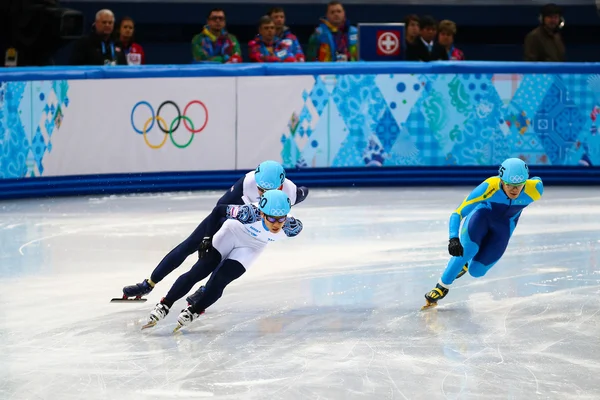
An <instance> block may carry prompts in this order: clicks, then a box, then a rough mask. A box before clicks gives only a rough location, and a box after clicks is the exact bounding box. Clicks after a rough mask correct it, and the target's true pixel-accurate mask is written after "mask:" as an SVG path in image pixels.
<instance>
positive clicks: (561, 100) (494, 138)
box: [238, 74, 600, 168]
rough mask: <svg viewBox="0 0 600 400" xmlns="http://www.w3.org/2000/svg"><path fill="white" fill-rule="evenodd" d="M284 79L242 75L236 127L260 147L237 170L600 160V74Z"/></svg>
mask: <svg viewBox="0 0 600 400" xmlns="http://www.w3.org/2000/svg"><path fill="white" fill-rule="evenodd" d="M282 79H284V78H278V79H273V78H266V77H248V78H240V85H239V87H240V92H239V95H238V100H239V102H238V109H239V110H240V114H239V127H240V131H243V132H246V134H248V132H252V133H251V135H252V141H253V142H254V144H255V149H256V150H257V152H258V153H255V154H253V155H252V157H251V158H244V156H243V155H241V157H242V158H240V160H239V163H238V167H240V168H251V167H252V166H253V165H255V164H256V162H257V161H258V160H263V159H266V158H273V159H278V160H280V161H282V162H283V164H284V165H285V167H302V168H307V167H359V166H366V167H382V166H399V165H412V166H440V165H461V166H469V165H498V164H499V163H501V162H502V160H504V159H506V158H508V157H520V158H522V159H524V160H526V161H527V162H528V163H529V164H531V165H555V166H556V165H561V166H567V165H569V166H598V165H600V134H599V133H598V117H599V114H600V75H587V74H551V75H550V74H427V75H419V74H386V75H317V76H303V77H285V81H282ZM258 88H260V90H258ZM261 107H264V110H263V111H261V110H260V108H261ZM249 110H252V111H251V112H248V111H249ZM284 116H286V117H287V119H286V121H282V119H283V117H284ZM256 126H261V128H260V129H258V130H257V129H256ZM253 127H254V128H253ZM251 128H253V129H254V131H253V130H252V129H251ZM244 140H246V141H248V142H249V141H250V140H251V139H250V138H246V139H244ZM275 148H279V150H280V152H279V154H278V157H276V154H275Z"/></svg>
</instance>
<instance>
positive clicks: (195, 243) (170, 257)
mask: <svg viewBox="0 0 600 400" xmlns="http://www.w3.org/2000/svg"><path fill="white" fill-rule="evenodd" d="M223 207H224V206H218V207H215V208H214V209H213V211H212V212H211V214H210V215H209V216H208V217H206V218H205V219H204V220H203V221H202V222H201V223H200V225H198V226H197V227H196V229H195V230H194V232H192V234H191V235H190V236H189V237H188V238H187V239H185V240H184V241H183V242H181V244H179V245H178V246H177V247H175V248H174V249H173V250H171V251H170V252H169V254H167V255H166V256H165V257H164V258H163V259H162V261H161V262H160V263H159V264H158V265H157V266H156V268H155V269H154V271H152V275H151V276H150V280H151V281H152V282H154V283H155V284H156V283H158V282H160V281H162V280H163V279H164V278H165V276H167V275H169V274H170V273H171V272H173V270H175V269H176V268H177V267H179V266H180V265H181V264H183V262H184V261H185V259H186V258H187V257H188V256H190V255H192V254H194V253H195V252H196V251H198V249H199V248H200V244H201V243H202V240H203V239H204V238H205V237H206V236H212V235H213V234H214V232H216V230H217V229H218V228H220V227H221V225H222V224H223V221H224V219H223V218H222V216H221V214H222V211H223Z"/></svg>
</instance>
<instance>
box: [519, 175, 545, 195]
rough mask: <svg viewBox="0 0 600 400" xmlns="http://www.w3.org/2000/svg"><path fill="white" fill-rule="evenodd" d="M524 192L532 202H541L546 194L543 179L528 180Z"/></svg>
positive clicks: (535, 177) (533, 178)
mask: <svg viewBox="0 0 600 400" xmlns="http://www.w3.org/2000/svg"><path fill="white" fill-rule="evenodd" d="M523 191H524V192H525V194H526V195H527V196H529V197H531V200H533V201H537V200H539V199H540V198H541V197H542V195H543V194H544V184H543V183H542V179H541V178H540V177H538V176H534V177H532V178H529V179H527V182H525V188H523Z"/></svg>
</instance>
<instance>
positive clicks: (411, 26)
mask: <svg viewBox="0 0 600 400" xmlns="http://www.w3.org/2000/svg"><path fill="white" fill-rule="evenodd" d="M404 26H405V28H406V38H405V40H406V47H407V48H408V46H409V45H413V44H415V42H416V41H417V39H418V38H419V31H420V30H421V21H420V19H419V16H418V15H415V14H410V15H407V16H406V17H404Z"/></svg>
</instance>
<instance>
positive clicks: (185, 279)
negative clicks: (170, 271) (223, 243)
mask: <svg viewBox="0 0 600 400" xmlns="http://www.w3.org/2000/svg"><path fill="white" fill-rule="evenodd" d="M220 262H221V254H220V253H219V252H218V251H217V250H215V249H211V250H210V251H209V252H208V253H207V254H206V256H205V257H204V258H200V259H198V261H197V262H196V264H194V266H193V267H192V268H191V269H190V270H189V271H188V272H186V273H185V274H183V275H181V276H180V277H179V278H177V280H176V281H175V283H173V286H171V289H170V290H169V292H168V293H167V295H166V296H165V297H164V298H163V299H162V300H161V303H163V304H166V305H167V306H168V307H169V308H171V307H172V306H173V303H175V302H176V301H177V300H179V299H181V298H182V297H183V296H185V295H186V294H188V293H189V292H190V290H192V288H193V287H194V285H195V284H196V283H198V282H200V281H201V280H203V279H205V278H206V277H207V276H208V275H210V274H211V273H212V272H213V271H214V270H215V269H216V268H217V267H218V266H219V263H220Z"/></svg>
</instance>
